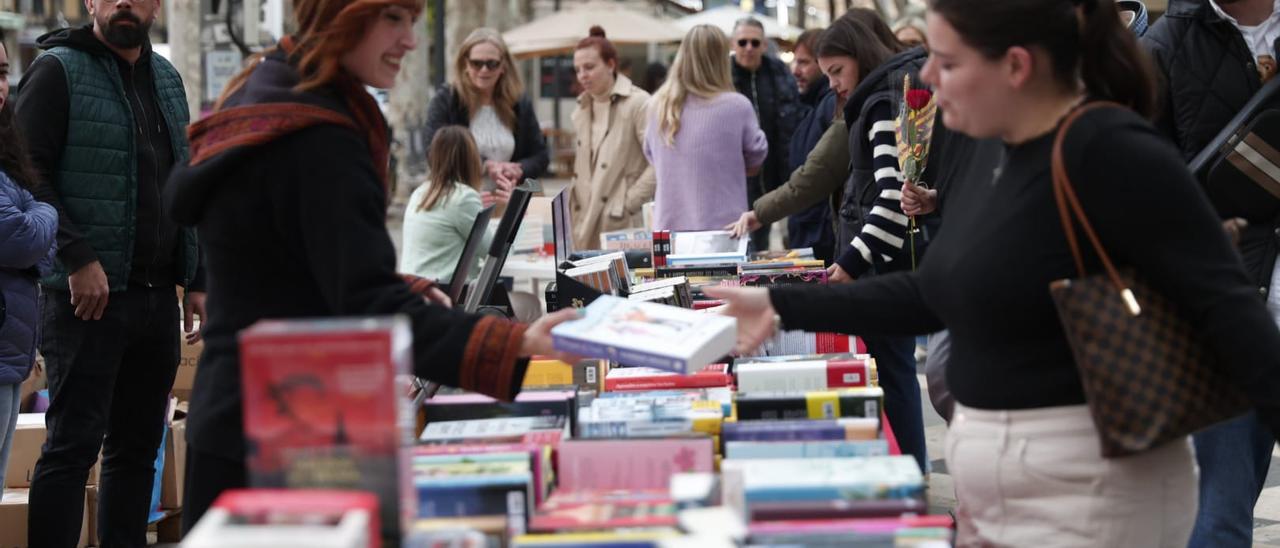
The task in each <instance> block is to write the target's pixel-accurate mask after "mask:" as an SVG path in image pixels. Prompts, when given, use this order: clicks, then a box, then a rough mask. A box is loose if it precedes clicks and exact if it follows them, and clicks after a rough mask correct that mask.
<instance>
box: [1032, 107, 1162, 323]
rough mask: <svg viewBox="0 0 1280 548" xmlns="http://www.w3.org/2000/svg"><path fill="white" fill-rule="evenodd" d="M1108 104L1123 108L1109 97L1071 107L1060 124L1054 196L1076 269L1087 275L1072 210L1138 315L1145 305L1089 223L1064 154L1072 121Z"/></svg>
mask: <svg viewBox="0 0 1280 548" xmlns="http://www.w3.org/2000/svg"><path fill="white" fill-rule="evenodd" d="M1109 107H1117V108H1124V107H1123V106H1122V105H1120V104H1118V103H1113V102H1108V101H1099V102H1093V103H1088V104H1085V105H1082V106H1080V107H1077V108H1076V109H1074V110H1072V111H1071V113H1069V114H1068V115H1067V117H1066V119H1065V120H1063V122H1062V126H1061V127H1060V128H1058V134H1057V135H1056V136H1055V137H1054V140H1053V159H1052V173H1053V198H1054V201H1055V202H1057V204H1058V216H1059V217H1060V218H1061V219H1062V230H1063V232H1064V233H1065V234H1066V236H1067V246H1068V247H1070V248H1071V256H1072V257H1073V258H1074V259H1075V262H1076V272H1078V273H1079V275H1080V277H1081V278H1083V277H1085V269H1084V257H1083V255H1081V253H1080V243H1079V241H1077V239H1076V230H1075V226H1074V223H1073V218H1072V217H1073V214H1074V218H1075V219H1074V220H1078V221H1079V222H1080V228H1082V229H1083V230H1084V234H1085V236H1086V237H1088V238H1089V243H1090V244H1092V245H1093V249H1094V251H1095V252H1097V254H1098V258H1099V259H1101V261H1102V267H1103V268H1104V269H1106V271H1107V277H1109V278H1110V279H1111V283H1112V284H1113V285H1115V287H1116V290H1117V291H1119V292H1120V296H1121V298H1122V299H1124V302H1125V306H1126V307H1127V308H1128V309H1129V313H1130V314H1132V315H1134V316H1137V315H1138V314H1141V313H1142V308H1141V307H1140V306H1138V300H1137V299H1136V298H1135V297H1134V296H1133V291H1132V290H1130V289H1129V287H1128V286H1126V285H1125V283H1124V280H1122V279H1121V278H1120V272H1119V271H1118V270H1116V267H1115V264H1113V263H1112V262H1111V257H1110V256H1109V255H1107V251H1106V250H1105V249H1103V248H1102V242H1101V241H1100V240H1098V235H1097V234H1096V233H1095V232H1094V231H1093V225H1091V224H1090V223H1089V218H1088V217H1086V216H1085V214H1084V208H1083V207H1082V206H1081V205H1080V198H1078V197H1077V196H1076V191H1075V188H1074V187H1073V186H1072V184H1071V177H1069V176H1068V175H1067V167H1066V164H1065V162H1064V160H1063V154H1062V144H1063V142H1064V141H1066V137H1067V130H1069V129H1070V128H1071V126H1072V124H1074V123H1075V122H1076V120H1078V119H1079V118H1080V116H1081V115H1083V114H1085V113H1086V112H1089V111H1091V110H1095V109H1099V108H1109Z"/></svg>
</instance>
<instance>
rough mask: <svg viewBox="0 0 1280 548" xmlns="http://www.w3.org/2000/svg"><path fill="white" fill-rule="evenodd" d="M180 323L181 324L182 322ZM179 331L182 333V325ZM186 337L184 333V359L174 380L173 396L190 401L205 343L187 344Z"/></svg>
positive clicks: (179, 364) (180, 361)
mask: <svg viewBox="0 0 1280 548" xmlns="http://www.w3.org/2000/svg"><path fill="white" fill-rule="evenodd" d="M178 323H179V324H181V323H182V322H178ZM199 328H200V325H199V323H197V324H196V329H199ZM179 331H181V325H179ZM185 335H186V334H185V332H184V333H183V336H184V338H183V340H182V342H181V343H180V346H181V347H182V357H181V359H179V360H178V374H177V376H175V377H174V378H173V395H174V396H177V397H178V399H179V400H182V401H189V400H191V387H192V386H194V385H195V382H196V365H197V364H198V363H200V354H201V353H202V352H204V341H203V340H201V341H200V342H198V343H196V344H187V341H186V338H185Z"/></svg>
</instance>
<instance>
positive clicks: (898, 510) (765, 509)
mask: <svg viewBox="0 0 1280 548" xmlns="http://www.w3.org/2000/svg"><path fill="white" fill-rule="evenodd" d="M927 511H928V506H927V505H926V504H925V503H924V502H923V501H921V500H919V499H915V498H906V499H896V500H851V501H831V502H827V503H823V502H817V503H804V502H783V503H773V502H760V503H757V504H753V505H751V510H750V512H751V521H784V520H812V519H848V518H896V517H898V516H901V515H903V514H924V513H925V512H927Z"/></svg>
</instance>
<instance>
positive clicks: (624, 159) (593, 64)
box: [569, 26, 655, 249]
mask: <svg viewBox="0 0 1280 548" xmlns="http://www.w3.org/2000/svg"><path fill="white" fill-rule="evenodd" d="M573 71H574V73H576V74H577V76H578V83H579V84H582V95H579V96H578V108H577V109H575V110H574V111H573V130H574V131H575V132H576V133H577V142H576V143H575V145H576V147H577V155H576V156H575V159H574V166H573V193H572V194H571V195H570V197H569V203H570V204H572V207H573V212H572V214H571V215H570V216H571V217H572V218H573V242H574V245H575V246H576V247H578V248H582V249H596V248H599V247H602V246H603V242H601V241H600V233H601V232H608V231H611V230H621V229H624V228H632V227H638V226H643V219H641V215H640V208H641V207H643V206H644V204H645V202H649V201H651V200H653V191H654V185H655V180H654V176H653V166H652V165H649V160H648V159H646V158H645V157H644V124H645V119H646V117H645V103H646V102H648V101H649V93H648V92H646V91H645V90H643V89H640V88H639V87H636V86H635V85H634V84H632V83H631V79H630V78H627V77H626V75H624V74H618V49H617V48H615V47H613V43H612V42H610V41H609V39H608V38H606V37H605V35H604V29H602V28H600V27H598V26H597V27H591V33H590V35H589V36H587V37H586V38H583V39H582V41H580V42H578V49H577V50H576V51H574V52H573Z"/></svg>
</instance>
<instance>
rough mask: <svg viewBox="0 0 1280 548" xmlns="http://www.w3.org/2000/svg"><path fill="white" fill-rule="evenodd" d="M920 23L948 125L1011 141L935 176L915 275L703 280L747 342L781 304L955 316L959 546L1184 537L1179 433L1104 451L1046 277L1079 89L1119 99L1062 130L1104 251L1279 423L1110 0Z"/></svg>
mask: <svg viewBox="0 0 1280 548" xmlns="http://www.w3.org/2000/svg"><path fill="white" fill-rule="evenodd" d="M927 20H928V25H929V33H928V34H929V40H930V44H931V52H932V57H931V58H930V59H929V62H928V64H927V65H926V67H925V68H924V72H923V77H924V80H925V81H926V82H928V83H929V84H930V85H932V86H934V89H935V93H936V99H937V101H938V103H939V105H940V107H941V110H942V116H943V123H944V124H945V125H946V127H948V128H950V129H951V130H953V131H958V132H962V133H964V134H966V135H969V136H972V137H992V138H999V139H1001V140H1002V141H1003V142H1004V143H1005V150H1006V154H1005V159H1004V162H1003V164H1002V166H1001V168H1000V169H999V170H997V171H996V172H995V173H994V174H992V176H991V179H990V180H989V181H972V182H968V183H966V184H962V185H959V186H957V187H956V188H954V189H953V190H952V191H950V194H951V195H950V196H949V198H948V205H947V208H948V209H947V210H946V220H947V221H946V227H947V228H946V230H945V231H942V232H941V233H940V234H939V236H938V238H937V239H936V240H935V241H934V243H933V246H932V248H931V250H930V251H929V255H928V257H927V258H926V259H925V261H924V262H923V263H922V264H921V266H920V269H919V270H918V271H915V272H899V273H894V274H890V275H886V276H878V277H875V278H872V279H868V280H862V281H858V282H857V283H854V284H850V285H833V286H826V287H790V288H779V289H773V290H764V289H736V288H715V289H708V291H707V293H708V294H709V295H712V296H715V297H717V298H723V299H726V300H727V301H728V302H729V308H730V313H731V314H732V315H734V316H737V317H738V321H739V323H738V326H739V335H740V338H741V340H740V344H741V346H742V347H744V348H746V347H754V346H756V345H757V344H758V343H759V342H760V340H761V339H762V338H763V337H765V336H768V335H769V334H770V333H771V332H772V331H773V329H774V325H775V322H777V321H778V318H780V323H781V324H782V325H784V326H785V327H786V328H788V329H806V330H812V331H822V330H830V329H835V330H838V331H842V332H860V333H870V332H881V333H894V334H903V333H926V332H931V331H936V330H938V329H940V328H942V327H944V326H945V327H947V328H949V329H950V330H951V337H952V350H951V361H950V363H949V365H948V370H947V380H948V384H949V386H950V388H951V390H952V393H953V395H954V396H955V399H956V408H955V415H954V417H953V418H952V423H951V429H950V430H949V432H948V434H947V435H948V438H947V464H948V468H949V469H950V471H951V473H952V474H953V476H954V479H955V486H956V494H957V497H958V500H959V503H960V505H959V509H958V513H957V514H958V515H957V522H958V523H957V524H958V539H957V545H959V546H1040V545H1044V544H1046V543H1050V544H1055V545H1065V546H1157V545H1158V546H1185V545H1186V543H1187V539H1188V537H1189V535H1190V532H1191V527H1192V525H1193V522H1194V516H1195V510H1196V487H1197V485H1196V469H1195V461H1194V457H1193V455H1192V450H1191V447H1190V444H1189V443H1188V442H1187V440H1186V439H1181V440H1176V441H1174V442H1170V443H1167V444H1165V445H1163V446H1159V447H1155V448H1152V449H1150V450H1148V451H1146V452H1143V453H1140V454H1137V455H1133V456H1129V457H1124V458H1111V459H1107V458H1103V457H1102V456H1101V443H1100V441H1099V438H1098V431H1097V428H1096V427H1095V425H1094V422H1093V420H1092V417H1091V415H1090V411H1089V408H1088V406H1087V405H1086V401H1085V396H1084V390H1083V388H1082V385H1081V381H1080V375H1079V371H1078V370H1077V367H1076V363H1075V359H1074V355H1073V352H1072V348H1071V346H1070V344H1069V343H1068V341H1067V338H1066V335H1065V333H1064V331H1063V327H1062V325H1061V323H1060V321H1059V318H1058V314H1057V310H1056V309H1055V306H1054V304H1053V301H1052V299H1051V298H1050V295H1049V289H1048V288H1049V284H1050V282H1053V281H1055V280H1060V279H1072V278H1076V277H1078V276H1079V274H1078V273H1077V272H1076V268H1075V260H1074V259H1073V257H1072V253H1071V251H1070V250H1069V248H1068V245H1067V241H1066V238H1065V236H1064V234H1063V232H1062V230H1063V229H1062V225H1061V222H1060V219H1059V216H1058V210H1057V206H1056V203H1055V199H1054V195H1053V188H1052V177H1051V174H1050V156H1051V154H1052V152H1053V148H1054V139H1055V137H1056V135H1057V133H1058V131H1059V128H1060V125H1061V124H1062V122H1063V120H1064V118H1065V117H1066V116H1068V115H1069V114H1070V113H1072V112H1073V111H1074V110H1075V109H1077V108H1078V107H1079V106H1080V105H1081V104H1082V103H1085V102H1088V101H1096V100H1105V101H1111V102H1115V103H1119V104H1120V105H1123V106H1121V107H1107V108H1100V109H1097V110H1092V111H1089V112H1087V113H1084V114H1083V115H1081V116H1080V117H1079V118H1078V119H1077V120H1076V121H1075V123H1074V125H1072V126H1071V127H1070V129H1069V131H1068V132H1067V133H1066V135H1065V140H1064V142H1063V148H1062V153H1063V159H1064V164H1065V168H1066V173H1067V175H1068V177H1069V178H1070V180H1071V181H1072V183H1073V185H1074V187H1075V189H1076V193H1077V194H1078V195H1079V199H1080V202H1081V203H1082V205H1083V209H1084V211H1085V212H1086V214H1087V215H1088V217H1089V220H1090V221H1091V223H1092V225H1093V227H1094V229H1095V231H1096V233H1097V236H1098V238H1099V239H1100V240H1101V244H1102V247H1103V248H1104V249H1106V250H1107V251H1108V252H1109V254H1110V255H1111V257H1112V259H1113V260H1114V261H1115V262H1116V266H1117V267H1120V268H1130V269H1133V270H1134V271H1135V272H1136V273H1137V274H1138V275H1140V276H1141V277H1143V278H1144V279H1145V280H1147V282H1148V283H1149V284H1150V285H1151V286H1153V288H1154V289H1156V290H1157V291H1159V292H1160V293H1162V294H1164V295H1165V296H1166V297H1167V298H1169V299H1170V300H1171V301H1172V302H1173V303H1174V304H1175V306H1176V307H1177V308H1178V309H1180V310H1181V311H1183V313H1184V315H1185V317H1187V318H1191V319H1192V324H1193V328H1194V329H1195V331H1196V333H1199V334H1201V335H1202V336H1203V337H1204V341H1205V342H1206V344H1207V346H1208V348H1209V349H1210V351H1211V352H1212V353H1213V354H1214V357H1215V358H1216V361H1217V363H1218V364H1221V367H1222V374H1223V375H1224V376H1225V377H1227V378H1228V379H1229V380H1231V381H1233V382H1234V383H1235V384H1236V385H1238V386H1240V387H1241V388H1242V389H1244V390H1245V391H1246V393H1247V394H1248V395H1249V396H1250V397H1251V399H1252V400H1253V402H1254V405H1255V406H1256V407H1257V409H1258V413H1259V415H1260V417H1261V418H1262V420H1263V422H1265V423H1266V424H1267V425H1268V426H1269V427H1270V428H1271V429H1272V431H1273V432H1276V433H1280V331H1277V329H1276V326H1275V324H1274V323H1273V322H1272V320H1271V317H1270V315H1269V314H1268V313H1267V310H1266V308H1265V306H1264V303H1263V301H1262V299H1261V298H1259V297H1258V293H1257V290H1256V289H1255V288H1254V287H1252V286H1251V285H1250V283H1249V279H1248V278H1247V277H1246V275H1245V273H1244V270H1243V267H1242V266H1241V263H1240V259H1239V258H1238V257H1237V256H1236V254H1235V251H1234V250H1233V249H1232V247H1231V244H1230V242H1228V241H1227V238H1226V236H1225V235H1224V234H1223V231H1222V229H1221V225H1220V224H1219V221H1218V219H1217V217H1216V216H1215V215H1214V213H1213V210H1212V208H1211V207H1210V206H1209V204H1208V203H1207V202H1206V200H1205V198H1204V195H1203V193H1202V192H1201V190H1200V189H1199V188H1198V187H1197V184H1196V182H1195V181H1194V179H1193V178H1192V177H1191V175H1190V174H1189V173H1188V172H1187V170H1186V167H1185V165H1184V164H1183V162H1182V160H1181V157H1180V156H1179V154H1178V152H1177V151H1176V150H1174V148H1172V147H1171V146H1170V145H1169V144H1168V143H1167V142H1165V141H1164V140H1163V139H1162V138H1161V137H1160V136H1159V134H1157V133H1156V131H1155V130H1154V129H1153V128H1152V126H1151V124H1150V123H1149V122H1148V121H1147V120H1146V119H1144V117H1143V116H1144V115H1149V114H1150V113H1151V112H1152V111H1153V110H1154V105H1155V100H1154V97H1155V95H1154V89H1153V82H1154V76H1153V74H1152V69H1151V68H1150V67H1149V65H1148V60H1147V58H1146V57H1145V56H1144V55H1143V54H1142V53H1141V52H1140V51H1139V50H1138V46H1137V42H1136V40H1135V39H1134V36H1133V33H1131V32H1130V31H1129V30H1128V29H1126V28H1125V26H1124V25H1123V24H1122V23H1121V21H1120V17H1119V15H1118V13H1117V10H1116V6H1115V3H1114V1H1113V0H1074V1H1073V0H1021V1H1017V2H990V1H988V0H933V2H932V3H931V11H930V12H929V14H928V16H927ZM1086 247H1087V246H1086ZM1086 253H1088V255H1086V264H1087V265H1088V266H1089V268H1090V269H1091V270H1097V269H1098V266H1097V262H1098V261H1097V259H1096V257H1093V256H1092V253H1090V252H1089V250H1088V249H1086ZM827 311H830V312H827ZM1121 343H1123V341H1121ZM1134 395H1135V397H1136V396H1138V394H1136V393H1135V394H1134Z"/></svg>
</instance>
